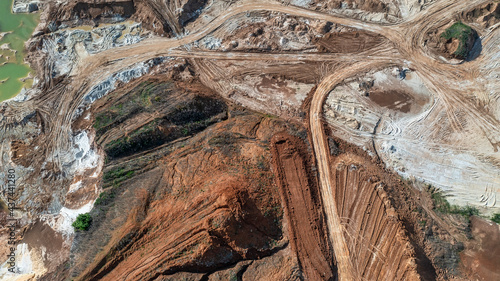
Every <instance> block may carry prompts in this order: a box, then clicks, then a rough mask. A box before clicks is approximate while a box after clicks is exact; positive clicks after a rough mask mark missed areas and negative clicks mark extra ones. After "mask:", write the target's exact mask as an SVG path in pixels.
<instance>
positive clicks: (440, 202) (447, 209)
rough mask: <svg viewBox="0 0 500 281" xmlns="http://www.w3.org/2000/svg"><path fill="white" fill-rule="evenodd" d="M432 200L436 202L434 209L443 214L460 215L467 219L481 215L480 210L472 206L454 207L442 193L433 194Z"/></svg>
mask: <svg viewBox="0 0 500 281" xmlns="http://www.w3.org/2000/svg"><path fill="white" fill-rule="evenodd" d="M431 197H432V200H433V201H434V208H435V209H436V210H437V211H438V212H440V213H443V214H458V215H461V216H463V217H465V218H468V217H470V216H473V215H474V216H477V215H479V210H478V209H476V208H475V207H472V206H465V207H462V206H457V205H452V204H450V202H448V200H446V197H445V196H444V195H443V193H442V192H441V191H435V192H433V193H432V194H431Z"/></svg>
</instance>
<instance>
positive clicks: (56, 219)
mask: <svg viewBox="0 0 500 281" xmlns="http://www.w3.org/2000/svg"><path fill="white" fill-rule="evenodd" d="M93 206H94V201H90V202H89V203H87V204H85V205H83V206H82V207H81V208H79V209H68V208H66V207H63V208H62V209H61V211H60V212H59V214H57V215H42V221H45V222H47V224H48V225H49V226H50V227H51V228H52V229H54V230H55V231H57V232H59V233H61V234H63V235H64V236H65V237H68V236H71V235H73V234H74V233H75V230H74V228H73V226H71V224H72V223H73V222H74V221H75V220H76V217H78V215H79V214H85V213H88V212H90V210H92V207H93Z"/></svg>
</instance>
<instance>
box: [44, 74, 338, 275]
mask: <svg viewBox="0 0 500 281" xmlns="http://www.w3.org/2000/svg"><path fill="white" fill-rule="evenodd" d="M184 70H185V69H177V70H175V71H174V72H175V73H174V75H173V76H168V75H167V76H165V75H163V74H159V76H157V77H156V79H149V80H147V79H145V78H144V79H139V80H137V81H136V82H133V83H132V84H129V85H127V86H126V87H121V88H120V90H117V91H115V92H113V93H110V94H109V95H107V96H106V97H105V98H103V99H102V100H99V101H98V102H96V103H95V104H94V107H93V109H92V110H93V115H92V116H94V117H95V120H94V122H91V120H87V119H85V116H87V114H86V113H84V114H82V117H81V118H80V119H78V120H77V121H76V123H75V124H74V128H75V129H90V127H93V129H94V130H96V133H97V137H96V140H97V142H98V144H99V145H100V146H101V147H102V149H103V150H104V151H107V152H108V160H107V162H106V164H105V167H104V174H103V176H102V184H101V186H102V188H103V191H102V193H101V195H100V196H99V198H98V199H97V201H96V202H95V205H94V209H93V210H92V211H91V215H92V217H93V222H92V225H91V227H90V229H89V230H88V231H87V232H85V233H78V234H77V236H76V238H75V242H74V244H73V247H72V251H71V256H72V258H71V259H70V260H69V261H68V262H66V263H64V264H65V266H61V267H59V268H57V269H56V270H54V271H53V272H51V273H50V274H47V275H46V276H45V277H44V278H45V279H44V280H54V279H53V278H60V277H61V276H64V277H65V278H67V277H70V278H75V279H76V280H123V279H124V278H125V277H127V278H130V280H156V279H158V280H179V278H188V279H189V280H231V278H237V279H238V278H243V279H244V280H299V279H300V276H301V275H303V271H302V269H301V267H300V266H299V261H298V260H297V257H296V255H295V252H293V251H292V250H291V247H290V246H289V236H288V229H287V227H286V226H283V225H282V220H283V207H282V204H281V199H280V191H279V188H278V186H277V185H276V180H275V175H274V172H273V170H272V168H271V166H270V163H271V152H270V151H269V142H270V140H271V137H272V136H273V135H274V134H276V133H277V132H279V131H288V132H289V133H292V134H298V132H297V130H298V129H297V128H299V127H297V126H295V125H293V124H289V123H286V122H284V121H281V120H278V119H275V118H271V117H265V116H263V115H260V114H255V113H250V112H247V111H246V110H243V109H239V108H237V107H235V106H233V105H231V104H227V103H226V102H224V101H223V100H221V99H220V98H218V97H217V96H216V95H214V93H213V92H212V91H211V90H209V89H207V88H206V87H204V86H203V85H201V84H199V82H198V81H197V80H196V79H195V78H193V77H189V75H187V73H185V72H184ZM183 73H184V74H183ZM181 76H182V77H184V78H186V77H187V78H186V79H184V78H181ZM200 99H202V100H201V101H202V102H201V103H199V104H198V101H200ZM221 114H222V117H223V118H219V117H217V116H220V115H221ZM155 120H156V121H155ZM158 120H160V121H161V122H159V121H158ZM158 122H159V123H158ZM156 134H159V135H161V136H163V138H161V142H150V141H149V138H147V136H150V137H151V136H156ZM302 135H303V136H305V135H306V134H305V131H303V132H302ZM120 143H121V145H118V146H117V144H120ZM124 143H128V144H134V145H133V147H134V149H135V148H137V149H136V150H130V149H129V148H127V147H128V146H124ZM124 147H125V148H127V149H124ZM113 149H118V150H120V149H121V150H123V152H124V153H116V154H113V156H111V155H109V152H113V151H115V150H113ZM125 151H128V152H127V153H125ZM115 152H116V151H115ZM308 204H309V203H308ZM309 206H310V207H316V206H317V205H316V204H313V203H311V204H309ZM310 211H311V212H313V213H314V212H318V210H317V209H314V210H310ZM315 217H316V218H318V217H319V215H318V214H316V215H315ZM315 223H316V224H317V225H318V226H319V225H320V223H319V222H315ZM311 229H313V230H314V228H313V226H311ZM299 231H300V230H299ZM314 231H316V232H314V233H319V232H318V230H314ZM315 235H316V236H315V237H317V238H318V239H319V234H315ZM311 245H314V244H311ZM316 245H317V244H316ZM306 246H307V247H308V246H309V244H307V245H306ZM321 247H322V248H319V247H318V248H317V249H319V250H320V251H319V253H321V254H325V251H324V249H325V246H324V245H323V246H321ZM302 249H304V248H303V247H302ZM305 250H307V249H304V251H305ZM321 250H322V251H321ZM307 251H308V250H307ZM308 253H315V252H308ZM314 266H315V268H318V266H317V265H316V264H314ZM308 268H309V266H308ZM319 268H321V270H322V271H323V270H326V271H325V272H326V273H327V274H328V269H329V265H328V263H327V262H326V261H325V260H323V261H322V264H321V267H319ZM304 270H305V269H304ZM329 276H332V273H331V272H330V273H329ZM51 278H52V279H51ZM235 280H236V279H235Z"/></svg>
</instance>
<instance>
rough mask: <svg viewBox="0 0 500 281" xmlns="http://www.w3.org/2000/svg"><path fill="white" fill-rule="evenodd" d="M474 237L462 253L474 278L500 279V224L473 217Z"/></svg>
mask: <svg viewBox="0 0 500 281" xmlns="http://www.w3.org/2000/svg"><path fill="white" fill-rule="evenodd" d="M471 230H472V236H473V239H472V240H471V241H469V243H467V246H466V250H465V251H463V252H462V253H461V254H460V257H461V258H462V262H463V265H464V267H465V268H466V270H467V271H469V272H470V274H469V275H470V277H471V279H473V280H483V281H487V280H500V259H499V258H498V257H500V226H499V225H498V224H496V223H494V222H491V221H487V220H485V219H482V218H479V217H475V216H474V217H472V218H471Z"/></svg>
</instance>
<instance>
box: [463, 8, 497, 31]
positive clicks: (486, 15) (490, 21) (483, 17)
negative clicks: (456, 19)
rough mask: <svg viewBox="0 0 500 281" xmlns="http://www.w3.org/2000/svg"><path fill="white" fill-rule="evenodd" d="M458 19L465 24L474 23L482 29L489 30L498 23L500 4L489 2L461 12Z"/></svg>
mask: <svg viewBox="0 0 500 281" xmlns="http://www.w3.org/2000/svg"><path fill="white" fill-rule="evenodd" d="M460 18H461V19H462V20H464V21H466V22H475V23H478V24H480V25H481V26H482V27H484V28H489V27H491V26H493V25H495V24H497V23H498V22H500V3H499V2H491V3H488V4H484V5H481V6H479V7H476V8H474V9H471V10H469V11H466V12H462V13H461V15H460Z"/></svg>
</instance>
